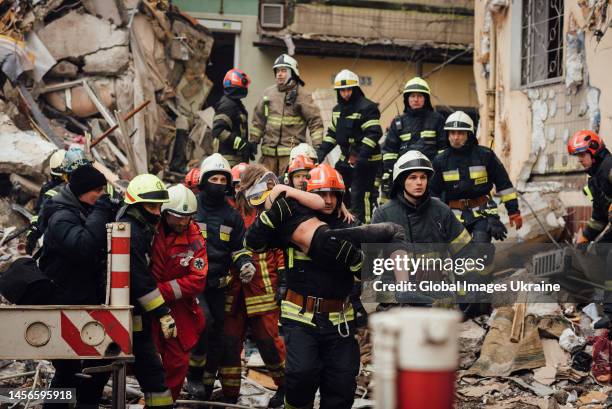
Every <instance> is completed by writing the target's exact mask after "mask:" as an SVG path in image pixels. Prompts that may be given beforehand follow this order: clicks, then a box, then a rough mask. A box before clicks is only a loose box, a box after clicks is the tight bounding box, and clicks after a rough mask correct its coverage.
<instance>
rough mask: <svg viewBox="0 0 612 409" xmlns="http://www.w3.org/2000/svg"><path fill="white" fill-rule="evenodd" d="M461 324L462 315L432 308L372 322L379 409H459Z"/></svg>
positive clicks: (399, 310) (380, 317)
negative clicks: (456, 399)
mask: <svg viewBox="0 0 612 409" xmlns="http://www.w3.org/2000/svg"><path fill="white" fill-rule="evenodd" d="M460 321H461V314H460V313H459V312H456V311H449V310H442V309H431V308H396V309H392V310H390V311H387V312H383V313H378V314H373V315H372V316H371V318H370V328H371V329H372V340H373V347H372V356H373V361H374V368H375V369H374V382H375V389H374V399H375V402H376V407H377V408H381V409H395V408H400V409H452V408H453V404H454V397H455V372H456V370H457V367H458V362H459V346H458V339H457V333H458V326H459V322H460Z"/></svg>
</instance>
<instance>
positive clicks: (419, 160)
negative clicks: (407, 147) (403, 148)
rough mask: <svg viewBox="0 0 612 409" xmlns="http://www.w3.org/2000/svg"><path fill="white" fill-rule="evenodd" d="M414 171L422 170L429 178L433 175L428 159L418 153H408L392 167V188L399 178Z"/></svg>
mask: <svg viewBox="0 0 612 409" xmlns="http://www.w3.org/2000/svg"><path fill="white" fill-rule="evenodd" d="M415 170H422V171H425V173H427V176H428V177H430V178H431V176H432V175H433V173H434V170H433V166H432V164H431V161H430V160H429V158H428V157H427V156H425V155H423V154H422V153H421V152H419V151H408V152H406V153H404V154H403V155H402V156H400V157H399V159H398V160H397V162H395V165H393V186H394V187H395V184H396V183H399V181H400V176H401V175H404V174H408V173H410V172H412V171H415Z"/></svg>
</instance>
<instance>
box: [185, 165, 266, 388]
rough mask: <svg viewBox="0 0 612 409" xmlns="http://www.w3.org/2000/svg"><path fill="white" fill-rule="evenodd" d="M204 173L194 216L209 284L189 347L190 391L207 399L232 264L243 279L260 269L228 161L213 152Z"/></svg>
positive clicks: (202, 169)
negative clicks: (249, 247) (234, 201)
mask: <svg viewBox="0 0 612 409" xmlns="http://www.w3.org/2000/svg"><path fill="white" fill-rule="evenodd" d="M200 173H201V178H200V191H201V192H200V194H199V195H198V212H197V213H196V216H195V218H194V219H195V221H196V222H197V223H198V226H199V227H200V231H201V234H202V235H203V236H204V238H205V239H206V251H207V254H208V276H207V284H206V289H205V290H204V292H203V293H201V294H200V295H199V296H198V300H199V301H200V304H201V306H202V308H204V314H205V316H206V322H207V325H206V328H205V330H204V332H202V334H201V335H200V338H199V340H198V343H197V344H196V346H195V348H194V349H193V350H192V351H191V357H190V360H189V371H188V373H187V386H188V391H189V393H190V394H191V395H194V396H197V397H198V398H202V399H204V400H208V399H209V398H210V396H211V394H212V391H213V385H214V382H215V378H216V375H217V369H218V367H219V363H220V361H221V357H222V354H223V343H224V340H223V321H224V314H225V308H224V307H225V291H226V289H227V286H228V284H229V283H230V277H231V276H230V266H232V265H233V266H235V267H236V269H237V270H238V271H239V276H240V279H242V280H250V278H252V277H253V275H254V274H255V271H256V270H255V266H254V265H253V263H252V260H251V256H250V255H249V253H248V252H247V251H246V250H244V249H243V248H242V239H243V236H244V223H243V221H242V218H241V217H240V214H239V213H238V212H237V211H236V209H234V208H233V207H232V206H231V205H230V204H229V203H228V201H227V200H226V195H227V194H229V193H230V192H231V186H232V176H231V168H230V166H229V163H228V162H227V160H225V158H224V157H223V156H221V155H220V154H218V153H215V154H213V155H211V156H209V157H207V158H206V159H204V160H203V161H202V165H201V166H200Z"/></svg>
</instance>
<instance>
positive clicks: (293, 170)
mask: <svg viewBox="0 0 612 409" xmlns="http://www.w3.org/2000/svg"><path fill="white" fill-rule="evenodd" d="M314 167H315V163H314V162H313V161H312V159H310V158H308V157H306V156H303V155H298V156H296V157H295V159H292V160H291V162H290V163H289V168H288V169H287V177H286V180H285V182H286V184H287V185H289V186H291V187H294V188H296V189H300V190H306V182H307V181H308V177H309V172H310V171H311V170H312V169H314Z"/></svg>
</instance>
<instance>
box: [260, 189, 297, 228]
mask: <svg viewBox="0 0 612 409" xmlns="http://www.w3.org/2000/svg"><path fill="white" fill-rule="evenodd" d="M285 196H286V195H285V192H282V193H281V194H280V195H278V197H277V198H276V200H274V202H273V203H272V207H270V210H266V211H265V212H264V213H265V214H266V215H267V216H268V218H269V219H270V221H271V222H272V224H273V225H274V227H275V228H277V227H278V226H280V225H281V224H282V223H283V222H286V221H287V220H289V218H290V217H291V216H292V215H293V213H294V212H295V201H294V200H287V198H286V197H285Z"/></svg>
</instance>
